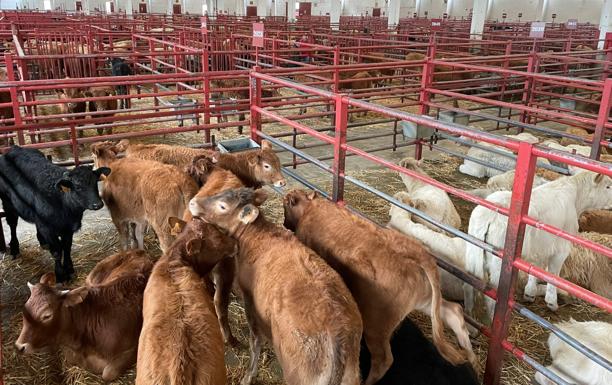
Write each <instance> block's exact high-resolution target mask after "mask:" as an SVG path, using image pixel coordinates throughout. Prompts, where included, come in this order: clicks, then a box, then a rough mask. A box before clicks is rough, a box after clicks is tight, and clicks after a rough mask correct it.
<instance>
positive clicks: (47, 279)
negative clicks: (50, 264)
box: [40, 273, 55, 286]
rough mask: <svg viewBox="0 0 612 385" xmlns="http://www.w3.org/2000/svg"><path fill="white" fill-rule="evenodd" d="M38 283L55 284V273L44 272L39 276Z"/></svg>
mask: <svg viewBox="0 0 612 385" xmlns="http://www.w3.org/2000/svg"><path fill="white" fill-rule="evenodd" d="M40 283H42V284H43V285H47V286H55V274H54V273H45V274H43V275H42V277H40Z"/></svg>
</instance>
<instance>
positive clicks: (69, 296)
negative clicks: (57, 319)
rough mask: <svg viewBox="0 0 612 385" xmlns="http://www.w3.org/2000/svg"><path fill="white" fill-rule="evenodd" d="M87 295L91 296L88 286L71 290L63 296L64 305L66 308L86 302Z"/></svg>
mask: <svg viewBox="0 0 612 385" xmlns="http://www.w3.org/2000/svg"><path fill="white" fill-rule="evenodd" d="M87 294H89V288H88V287H87V286H81V287H77V288H76V289H73V290H70V291H69V292H68V293H66V294H64V295H63V298H64V302H63V305H64V306H65V307H70V306H75V305H78V304H80V303H81V302H83V301H84V300H85V298H86V297H87Z"/></svg>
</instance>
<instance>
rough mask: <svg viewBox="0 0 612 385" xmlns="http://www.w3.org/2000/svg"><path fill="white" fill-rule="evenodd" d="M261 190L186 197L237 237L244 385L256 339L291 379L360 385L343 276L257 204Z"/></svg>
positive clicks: (312, 384)
mask: <svg viewBox="0 0 612 385" xmlns="http://www.w3.org/2000/svg"><path fill="white" fill-rule="evenodd" d="M265 199H266V196H265V193H264V192H263V191H261V190H257V191H255V192H254V191H253V190H251V189H246V188H242V189H236V190H230V191H226V192H223V193H221V194H219V195H215V196H214V197H210V198H205V199H202V198H199V199H195V200H193V201H192V202H191V204H190V210H191V212H192V214H193V215H194V216H202V217H203V218H204V219H205V220H206V221H209V222H211V223H215V224H216V225H217V226H219V227H221V228H222V229H223V230H225V231H227V232H228V233H229V235H231V236H232V237H234V238H235V239H236V240H237V241H238V245H239V250H240V251H239V254H238V257H237V267H238V284H239V286H240V289H241V291H242V294H243V298H244V303H245V310H246V314H247V320H248V323H249V328H250V330H251V337H250V347H251V362H250V368H249V370H248V372H247V374H246V376H245V377H244V378H243V380H242V385H248V384H250V383H251V381H252V380H253V378H254V377H255V375H256V373H257V362H258V360H259V355H260V353H261V342H262V338H263V337H267V338H268V339H269V340H270V341H271V342H272V345H273V347H274V351H275V352H276V356H277V358H278V361H279V363H280V365H281V367H282V369H283V376H284V380H285V383H286V384H288V385H340V384H342V385H358V384H359V383H360V381H359V340H360V336H361V332H362V324H361V317H360V315H359V311H358V309H357V305H356V304H355V301H354V300H353V298H352V296H351V294H350V292H349V291H348V289H347V288H346V286H345V285H344V283H343V282H342V278H340V276H339V275H338V274H337V273H336V272H335V271H334V270H333V269H332V268H330V267H329V266H328V265H327V264H326V263H325V262H324V261H323V260H322V259H321V258H320V257H319V256H318V255H316V254H315V253H314V252H313V251H312V250H310V249H309V248H307V247H305V246H304V245H302V244H301V243H300V242H299V241H298V240H297V238H296V237H294V236H293V235H292V234H291V233H290V232H289V231H287V230H285V229H283V228H282V227H279V226H277V225H275V224H273V223H270V222H268V221H267V220H266V219H265V218H264V217H263V214H261V213H260V211H259V208H258V207H257V206H258V205H260V204H261V203H263V201H265Z"/></svg>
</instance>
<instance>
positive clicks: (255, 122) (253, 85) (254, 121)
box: [249, 66, 261, 143]
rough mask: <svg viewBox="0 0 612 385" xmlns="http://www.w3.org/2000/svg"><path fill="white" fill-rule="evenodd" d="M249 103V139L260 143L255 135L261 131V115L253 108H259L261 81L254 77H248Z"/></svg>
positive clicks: (257, 68)
mask: <svg viewBox="0 0 612 385" xmlns="http://www.w3.org/2000/svg"><path fill="white" fill-rule="evenodd" d="M253 72H259V66H255V67H253ZM249 79H250V82H249V85H250V86H249V102H250V104H251V124H250V127H251V139H252V140H254V141H255V142H257V143H261V138H260V137H259V135H257V132H258V131H261V115H260V113H259V112H257V111H256V110H255V108H253V107H261V79H260V78H256V77H254V76H252V75H251V76H250V77H249Z"/></svg>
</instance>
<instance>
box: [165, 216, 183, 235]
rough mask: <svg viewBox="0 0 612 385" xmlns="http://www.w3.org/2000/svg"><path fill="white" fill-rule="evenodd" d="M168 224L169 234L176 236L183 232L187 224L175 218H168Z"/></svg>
mask: <svg viewBox="0 0 612 385" xmlns="http://www.w3.org/2000/svg"><path fill="white" fill-rule="evenodd" d="M168 224H169V225H170V234H172V235H174V236H176V235H179V234H180V233H181V232H182V231H183V229H184V228H185V225H186V224H187V223H186V222H185V221H183V220H181V219H179V218H177V217H170V218H168Z"/></svg>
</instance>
